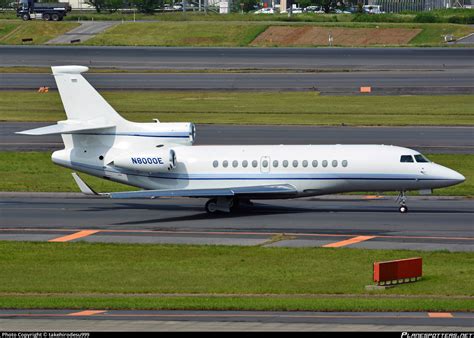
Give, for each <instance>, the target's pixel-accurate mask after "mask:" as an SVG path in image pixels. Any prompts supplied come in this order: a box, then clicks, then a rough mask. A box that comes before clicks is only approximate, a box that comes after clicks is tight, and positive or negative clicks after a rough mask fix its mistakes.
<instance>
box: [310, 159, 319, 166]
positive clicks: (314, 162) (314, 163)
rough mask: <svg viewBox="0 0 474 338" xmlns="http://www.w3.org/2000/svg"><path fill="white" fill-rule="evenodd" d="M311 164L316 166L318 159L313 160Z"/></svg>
mask: <svg viewBox="0 0 474 338" xmlns="http://www.w3.org/2000/svg"><path fill="white" fill-rule="evenodd" d="M311 164H312V165H313V167H314V168H316V167H317V166H318V161H316V160H313V162H312V163H311Z"/></svg>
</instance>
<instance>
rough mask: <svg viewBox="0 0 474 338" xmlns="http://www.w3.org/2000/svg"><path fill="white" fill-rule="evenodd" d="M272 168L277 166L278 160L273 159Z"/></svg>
mask: <svg viewBox="0 0 474 338" xmlns="http://www.w3.org/2000/svg"><path fill="white" fill-rule="evenodd" d="M273 168H278V160H275V161H273Z"/></svg>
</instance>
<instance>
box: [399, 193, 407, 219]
mask: <svg viewBox="0 0 474 338" xmlns="http://www.w3.org/2000/svg"><path fill="white" fill-rule="evenodd" d="M397 201H398V203H399V204H400V207H399V208H398V211H400V212H401V213H402V214H406V213H407V212H408V207H407V205H406V203H407V196H406V195H405V191H400V194H399V195H398V197H397Z"/></svg>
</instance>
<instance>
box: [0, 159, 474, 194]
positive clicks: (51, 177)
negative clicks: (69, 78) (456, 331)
mask: <svg viewBox="0 0 474 338" xmlns="http://www.w3.org/2000/svg"><path fill="white" fill-rule="evenodd" d="M428 157H429V158H430V159H431V160H433V161H434V162H436V163H439V164H442V165H446V166H448V167H449V168H452V169H454V170H457V171H459V172H461V173H462V174H463V175H464V176H465V177H466V181H465V182H464V183H462V184H459V185H456V186H453V187H449V188H443V189H436V190H435V191H434V194H435V195H442V196H474V155H471V154H432V155H428ZM0 176H1V177H2V180H1V181H0V191H30V192H40V191H44V192H79V189H78V187H77V185H76V184H75V183H74V180H73V179H72V176H71V170H69V169H66V168H63V167H59V166H57V165H55V164H53V163H52V162H51V154H50V153H47V152H0ZM81 176H82V177H83V178H84V179H85V180H86V181H87V182H88V183H89V184H90V185H91V186H92V187H93V188H94V189H95V190H96V191H99V192H111V191H125V190H137V188H133V187H129V186H125V185H122V184H119V183H113V182H110V181H107V180H104V179H100V178H96V177H92V176H89V175H86V174H81Z"/></svg>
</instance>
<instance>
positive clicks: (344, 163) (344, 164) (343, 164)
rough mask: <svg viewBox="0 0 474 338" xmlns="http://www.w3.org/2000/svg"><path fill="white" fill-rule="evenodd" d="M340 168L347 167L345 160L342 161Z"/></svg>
mask: <svg viewBox="0 0 474 338" xmlns="http://www.w3.org/2000/svg"><path fill="white" fill-rule="evenodd" d="M342 166H343V167H344V168H345V167H347V160H344V161H342Z"/></svg>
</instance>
